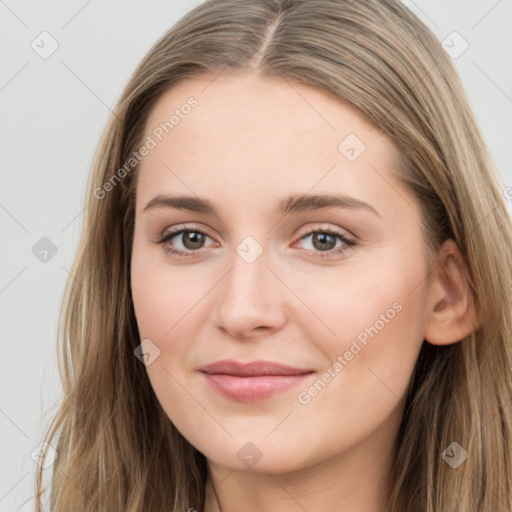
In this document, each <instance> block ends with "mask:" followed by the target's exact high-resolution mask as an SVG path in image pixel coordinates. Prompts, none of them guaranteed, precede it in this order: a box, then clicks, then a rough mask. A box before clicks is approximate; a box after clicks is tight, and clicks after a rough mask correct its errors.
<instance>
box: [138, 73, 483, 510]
mask: <svg viewBox="0 0 512 512" xmlns="http://www.w3.org/2000/svg"><path fill="white" fill-rule="evenodd" d="M213 78H214V76H213V75H212V76H205V77H201V78H200V79H199V78H194V79H192V80H187V81H184V82H181V83H180V84H178V85H177V86H175V87H174V88H173V89H171V90H169V91H168V92H166V93H165V94H164V95H163V96H162V97H161V98H160V99H159V101H158V102H157V104H156V106H155V107H154V109H153V111H152V113H151V115H150V118H149V120H148V122H147V124H146V136H152V137H153V139H155V141H156V142H157V143H156V146H155V147H154V148H152V149H151V151H150V152H149V154H148V155H147V156H145V158H144V159H143V161H142V162H141V164H140V169H139V172H140V175H139V180H138V184H137V201H136V223H135V236H134V244H133V254H132V256H133V258H132V269H131V272H132V293H133V300H134V306H135V312H136V316H137V322H138V327H139V333H140V337H141V340H144V339H149V340H151V343H152V344H153V345H154V346H155V347H158V350H159V351H160V352H159V354H158V357H156V358H155V359H154V361H153V362H152V363H151V364H150V365H148V366H147V371H148V375H149V378H150V380H151V384H152V386H153V388H154V391H155V393H156V395H157V397H158V399H159V401H160V403H161V404H162V406H163V408H164V410H165V411H166V413H167V415H168V416H169V418H170V420H171V421H172V422H173V423H174V424H175V425H176V427H177V428H178V430H179V431H180V432H181V433H182V434H183V435H184V436H185V437H186V438H187V439H188V440H189V441H190V443H191V444H192V445H194V446H195V447H196V448H197V449H198V450H199V451H201V452H202V453H203V454H204V455H205V456H206V457H207V460H208V467H209V471H210V475H209V478H208V484H207V500H206V506H205V511H206V512H214V511H222V512H231V511H235V510H237V511H238V510H243V511H245V512H253V511H258V512H270V511H272V512H273V511H275V510H279V511H281V512H292V511H293V512H295V511H304V510H308V512H317V511H324V510H343V511H344V512H383V510H384V509H383V504H384V503H385V500H386V498H387V487H386V486H387V485H388V484H389V483H390V482H389V475H390V467H391V464H392V461H393V453H394V445H395V440H396V436H397V432H398V428H399V425H400V422H401V419H402V415H403V409H404V399H405V393H406V390H407V386H408V384H409V381H410V378H411V375H412V372H413V369H414V366H415V363H416V360H417V357H418V354H419V351H420V349H421V346H422V343H423V340H425V339H427V340H428V341H429V342H430V343H433V344H449V343H455V342H457V341H459V340H460V339H461V338H462V337H464V336H465V335H466V334H467V333H469V332H470V331H471V330H472V329H473V320H474V308H473V305H472V302H471V301H470V300H469V291H468V287H467V282H466V281H465V279H464V277H463V262H462V259H461V257H460V253H459V251H458V249H457V247H456V245H455V244H454V243H453V242H451V241H448V242H447V243H446V244H445V245H444V246H443V247H442V249H441V250H440V252H439V260H438V261H439V265H438V267H437V268H438V269H440V270H439V274H438V273H437V272H435V273H434V275H433V276H432V277H431V280H430V281H428V280H426V277H427V262H426V260H425V257H424V254H423V245H424V241H423V238H422V232H421V228H420V213H419V212H420V208H419V206H418V203H417V201H416V199H415V198H414V196H413V195H412V194H411V193H410V192H409V191H408V190H406V189H404V188H403V187H402V186H401V185H400V184H399V183H398V181H396V179H395V178H394V176H393V174H392V171H393V167H394V165H395V162H396V158H397V157H398V150H397V148H396V147H395V146H394V145H393V143H392V142H391V141H390V140H389V139H388V138H387V137H385V136H384V135H383V134H382V133H380V132H379V131H378V130H377V129H376V128H373V129H372V126H371V124H370V123H369V122H367V121H366V120H365V119H364V118H363V117H361V116H360V115H359V114H358V113H357V111H355V110H353V109H352V108H350V107H349V106H347V105H346V104H344V103H342V102H340V101H336V100H334V99H333V98H332V97H329V96H327V95H325V94H324V93H322V92H321V91H318V90H316V89H313V88H310V87H307V86H303V85H299V84H294V87H293V88H292V87H290V85H289V84H288V83H286V82H284V81H278V80H270V79H268V78H262V77H258V76H256V75H229V74H228V73H222V74H221V75H220V76H218V77H217V78H215V79H214V80H213ZM206 86H207V87H206ZM205 87H206V88H205ZM191 96H193V97H194V98H195V99H196V100H197V106H195V108H193V109H186V110H187V112H189V113H188V114H187V115H183V117H180V120H179V122H178V123H177V124H176V126H174V128H173V129H172V131H169V133H168V134H166V135H165V136H163V137H162V140H161V141H159V140H156V138H155V136H154V133H155V132H154V130H155V128H156V127H158V126H159V125H160V123H162V122H165V121H166V120H169V117H170V115H172V112H173V111H174V109H176V108H179V107H180V106H181V105H183V104H185V103H186V102H187V98H189V97H191ZM350 134H353V135H354V136H351V138H349V139H346V137H347V136H349V135H350ZM354 137H357V138H354ZM343 141H345V142H343ZM340 143H342V144H341V146H340ZM362 144H364V147H363V146H362ZM352 149H353V151H352ZM359 153H360V154H359ZM354 156H355V158H354ZM164 194H165V195H169V196H173V197H175V196H182V195H183V196H191V197H192V198H195V199H197V198H198V197H199V198H202V199H207V200H208V201H210V202H211V204H212V205H213V206H214V207H215V208H216V210H217V211H216V213H215V214H214V213H206V212H198V211H191V210H188V209H183V208H179V209H178V208H173V207H166V206H155V207H153V208H148V209H147V210H146V211H144V209H145V207H146V205H147V204H148V203H149V202H150V201H151V200H152V199H153V198H155V197H156V196H159V195H164ZM305 194H309V195H313V194H314V195H321V196H323V195H332V194H343V195H345V196H349V197H351V198H353V199H357V200H358V201H361V202H364V203H366V205H367V206H361V205H356V204H355V203H354V202H352V203H350V202H349V203H346V204H345V205H344V206H329V207H323V208H315V209H307V210H302V211H291V212H289V213H286V214H284V213H279V212H278V211H277V208H278V206H279V204H280V202H281V201H282V200H283V199H284V198H286V197H288V196H291V195H293V196H297V197H300V196H303V195H305ZM368 205H369V206H368ZM177 228H181V229H187V230H189V231H188V232H185V233H184V232H181V233H179V234H175V235H174V236H173V237H172V238H170V239H168V240H167V241H165V242H164V243H162V244H158V243H156V242H157V241H158V240H160V239H161V238H162V237H163V236H164V235H166V234H169V233H170V232H171V231H173V230H177ZM197 229H199V230H200V231H202V232H204V235H200V234H198V233H197V231H195V230H197ZM325 229H328V230H330V231H334V232H335V233H334V234H332V233H325ZM201 236H202V238H201ZM339 236H341V237H342V238H339ZM247 237H252V238H247ZM198 242H199V243H198ZM166 247H167V248H172V249H174V250H177V251H180V253H181V254H183V255H184V256H183V257H179V256H177V255H175V254H171V253H168V252H166V251H165V250H164V249H165V248H166ZM237 248H238V251H237ZM261 251H262V252H261ZM251 257H254V259H253V260H252V261H249V260H250V259H251ZM441 270H443V273H444V275H445V278H443V279H441V278H440V277H439V276H441ZM364 333H366V336H367V337H366V340H365V342H363V341H362V340H363V339H364ZM369 333H372V335H370V334H369ZM354 342H355V343H356V344H354ZM356 347H359V350H357V348H356ZM226 358H229V359H233V360H236V361H239V362H249V361H255V360H266V361H272V362H278V363H282V364H286V365H289V366H293V367H299V368H302V369H308V370H310V371H311V373H310V374H309V375H306V376H305V378H304V379H302V380H301V381H300V383H298V384H297V385H294V386H292V387H291V388H288V389H285V390H284V391H281V392H278V393H276V394H274V395H273V396H270V397H267V398H260V399H253V400H238V399H234V398H230V397H227V396H224V395H223V394H220V393H219V392H218V391H216V390H215V389H214V388H213V387H212V386H211V385H209V383H208V382H207V378H205V374H204V373H203V372H202V371H200V368H201V367H203V366H204V365H206V364H209V363H212V362H214V361H218V360H221V359H226ZM340 358H341V359H340ZM336 362H338V364H336ZM340 366H341V369H340ZM326 374H329V375H330V378H329V377H326V376H325V375H326ZM319 380H320V381H321V382H320V383H319ZM315 390H316V391H315ZM255 461H256V462H255Z"/></svg>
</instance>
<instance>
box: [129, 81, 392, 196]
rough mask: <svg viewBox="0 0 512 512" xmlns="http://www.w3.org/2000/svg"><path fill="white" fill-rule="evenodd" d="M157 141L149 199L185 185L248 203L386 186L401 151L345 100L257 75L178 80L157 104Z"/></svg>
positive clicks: (150, 159)
mask: <svg viewBox="0 0 512 512" xmlns="http://www.w3.org/2000/svg"><path fill="white" fill-rule="evenodd" d="M148 138H150V139H151V140H152V141H153V144H152V146H154V147H152V149H151V150H150V151H149V153H148V154H147V156H145V157H144V158H143V160H142V161H141V163H140V166H139V172H140V176H139V180H138V193H137V195H138V196H139V195H143V196H145V197H147V196H148V195H149V194H156V193H160V192H163V191H165V192H171V191H173V190H174V189H176V188H177V189H179V190H178V191H177V192H188V193H191V192H193V193H197V194H200V195H207V193H210V194H211V193H213V192H215V193H216V194H217V195H219V194H221V193H222V194H223V195H224V196H225V197H226V198H231V200H234V201H236V198H237V197H239V199H240V201H245V203H246V204H247V202H248V201H249V202H250V200H251V198H257V197H268V196H269V195H271V194H272V193H275V194H276V196H277V195H279V196H282V195H285V194H288V193H291V192H297V193H301V192H302V193H305V192H307V191H312V192H315V193H320V192H326V191H331V192H332V191H334V189H338V190H337V191H338V192H350V191H351V190H352V191H354V192H355V191H356V189H358V188H359V192H361V191H362V190H361V187H362V186H364V185H365V186H366V187H370V188H374V189H375V188H376V186H377V185H380V186H381V185H382V177H381V178H379V177H378V175H379V174H381V175H384V176H385V177H387V178H388V179H391V178H390V176H389V172H390V170H391V169H392V167H393V163H394V162H395V159H396V158H397V156H398V151H397V148H396V147H395V146H394V145H393V144H392V142H391V141H390V140H389V139H388V138H387V137H385V136H384V135H383V134H382V133H381V132H379V130H377V129H376V128H374V127H373V126H372V125H371V123H369V122H368V121H367V120H366V119H365V118H364V117H362V116H361V115H360V114H359V113H358V111H357V110H355V109H354V108H352V107H351V106H349V105H348V104H346V103H345V102H343V101H341V100H338V99H336V98H334V97H333V96H331V95H328V94H326V93H325V92H323V91H320V90H318V89H316V88H313V87H310V86H306V85H303V84H297V83H291V82H288V81H285V80H281V79H274V78H267V77H262V76H258V75H248V74H246V75H236V74H228V73H226V74H224V73H221V74H220V75H203V76H201V77H196V78H193V79H187V80H184V81H182V82H180V83H178V84H177V85H176V86H174V87H173V88H171V89H170V90H168V91H166V92H165V93H164V94H163V95H162V96H161V97H160V98H159V99H158V101H157V102H156V103H155V105H154V107H153V109H152V111H151V113H150V115H149V117H148V120H147V122H146V126H145V140H148ZM164 189H165V190H164ZM241 189H243V190H245V191H247V196H246V197H243V198H242V197H241ZM313 189H314V190H313ZM388 192H390V191H388Z"/></svg>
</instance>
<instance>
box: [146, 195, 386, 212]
mask: <svg viewBox="0 0 512 512" xmlns="http://www.w3.org/2000/svg"><path fill="white" fill-rule="evenodd" d="M329 207H338V208H346V209H361V210H366V211H368V212H371V213H373V214H375V215H377V217H381V215H380V213H379V212H377V210H376V209H375V208H374V207H373V206H372V205H370V204H368V203H366V202H364V201H362V200H360V199H356V198H354V197H350V196H346V195H343V194H321V195H312V194H305V195H292V196H288V197H285V198H284V199H282V200H281V201H280V202H279V203H278V206H277V213H278V214H289V213H299V212H304V211H311V210H320V209H321V208H329ZM155 208H176V209H178V210H188V211H191V212H197V213H206V214H213V215H216V216H218V213H219V212H218V210H217V208H216V207H215V206H214V205H213V204H212V203H211V201H209V200H208V199H202V198H200V197H194V196H168V195H162V194H161V195H158V196H156V197H154V198H153V199H151V200H150V201H149V202H148V203H147V204H146V206H145V207H144V210H143V212H146V211H149V210H152V209H155Z"/></svg>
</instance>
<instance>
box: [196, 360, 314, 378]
mask: <svg viewBox="0 0 512 512" xmlns="http://www.w3.org/2000/svg"><path fill="white" fill-rule="evenodd" d="M199 370H200V371H202V372H204V373H210V374H215V373H217V374H224V375H236V376H239V377H256V376H258V375H303V374H306V373H311V372H312V371H313V370H310V369H307V368H294V367H292V366H288V365H284V364H280V363H274V362H272V361H251V362H248V363H241V362H238V361H233V360H231V359H223V360H222V361H216V362H214V363H210V364H207V365H205V366H202V367H201V368H200V369H199Z"/></svg>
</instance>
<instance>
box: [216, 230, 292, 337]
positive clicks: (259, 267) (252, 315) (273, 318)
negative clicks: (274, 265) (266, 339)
mask: <svg viewBox="0 0 512 512" xmlns="http://www.w3.org/2000/svg"><path fill="white" fill-rule="evenodd" d="M268 263H269V252H268V251H267V250H266V249H264V248H263V246H262V245H261V244H260V243H259V242H257V241H256V240H255V239H254V238H253V237H246V238H245V239H244V240H242V242H241V243H240V244H239V245H238V246H236V247H235V248H234V250H233V253H232V254H231V257H230V267H231V271H230V272H229V273H228V274H227V275H226V277H225V279H224V283H223V285H222V286H221V287H220V292H219V294H218V297H217V299H218V302H217V306H216V309H217V316H216V321H217V324H218V325H220V326H222V327H224V328H225V329H226V330H227V331H230V332H232V333H237V334H244V333H248V332H249V331H251V330H252V329H254V328H256V327H263V326H266V327H276V326H277V325H278V324H279V323H280V322H282V321H283V318H284V317H283V315H284V308H283V304H282V300H283V296H282V293H281V290H280V289H279V286H278V284H277V283H276V282H275V281H276V277H275V276H274V275H273V273H272V272H271V271H270V270H269V269H268V268H267V265H268Z"/></svg>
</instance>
